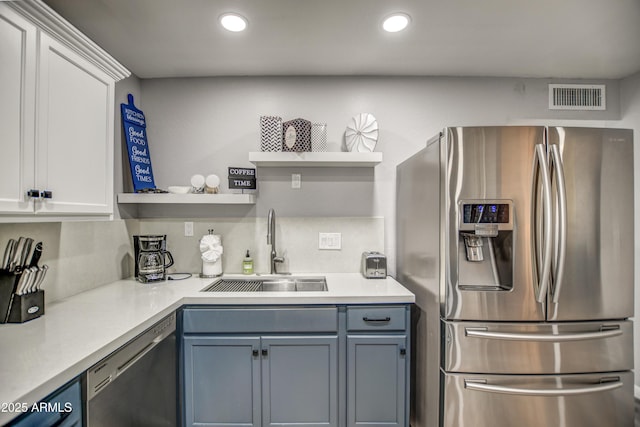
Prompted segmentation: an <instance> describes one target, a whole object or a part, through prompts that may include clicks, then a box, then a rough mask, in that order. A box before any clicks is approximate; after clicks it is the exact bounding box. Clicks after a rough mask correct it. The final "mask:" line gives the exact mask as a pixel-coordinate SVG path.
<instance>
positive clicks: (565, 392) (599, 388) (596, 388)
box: [464, 377, 622, 396]
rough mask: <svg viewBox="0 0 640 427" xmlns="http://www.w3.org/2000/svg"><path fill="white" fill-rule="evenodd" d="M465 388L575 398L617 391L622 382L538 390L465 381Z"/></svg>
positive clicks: (482, 380)
mask: <svg viewBox="0 0 640 427" xmlns="http://www.w3.org/2000/svg"><path fill="white" fill-rule="evenodd" d="M464 387H465V388H467V389H469V390H475V391H485V392H490V393H502V394H516V395H524V396H575V395H578V394H588V393H600V392H603V391H609V390H615V389H617V388H620V387H622V381H620V378H619V377H616V379H615V380H614V381H609V382H602V383H600V384H597V385H588V386H584V387H575V388H564V389H562V388H560V389H556V388H552V389H537V388H524V387H522V388H521V387H505V386H500V385H492V384H487V380H484V379H465V380H464Z"/></svg>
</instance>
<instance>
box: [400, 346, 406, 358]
mask: <svg viewBox="0 0 640 427" xmlns="http://www.w3.org/2000/svg"><path fill="white" fill-rule="evenodd" d="M405 354H407V349H406V348H401V349H400V356H404V355H405Z"/></svg>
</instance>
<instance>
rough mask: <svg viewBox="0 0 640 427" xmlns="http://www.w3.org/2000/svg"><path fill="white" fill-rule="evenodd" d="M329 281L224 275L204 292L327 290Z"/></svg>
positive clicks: (307, 278) (306, 278) (291, 277)
mask: <svg viewBox="0 0 640 427" xmlns="http://www.w3.org/2000/svg"><path fill="white" fill-rule="evenodd" d="M326 291H327V281H326V279H325V278H324V277H323V276H315V277H306V276H305V277H297V276H286V277H280V276H278V277H264V278H262V277H246V278H245V277H240V278H236V277H224V278H222V279H218V280H216V281H215V282H213V283H212V284H211V286H209V287H208V288H206V289H203V291H202V292H326Z"/></svg>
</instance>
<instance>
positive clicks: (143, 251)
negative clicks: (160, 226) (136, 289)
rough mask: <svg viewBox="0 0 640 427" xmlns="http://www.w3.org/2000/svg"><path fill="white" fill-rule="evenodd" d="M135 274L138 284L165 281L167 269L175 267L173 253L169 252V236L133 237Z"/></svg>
mask: <svg viewBox="0 0 640 427" xmlns="http://www.w3.org/2000/svg"><path fill="white" fill-rule="evenodd" d="M133 249H134V254H135V272H136V279H137V280H138V282H142V283H148V282H157V281H160V280H165V279H166V278H167V272H166V269H167V268H169V267H171V266H172V265H173V257H172V256H171V252H169V251H167V235H166V234H162V235H146V236H133Z"/></svg>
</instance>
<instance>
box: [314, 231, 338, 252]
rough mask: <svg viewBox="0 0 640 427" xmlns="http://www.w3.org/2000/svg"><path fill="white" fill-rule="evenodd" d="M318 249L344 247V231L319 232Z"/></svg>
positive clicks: (336, 249)
mask: <svg viewBox="0 0 640 427" xmlns="http://www.w3.org/2000/svg"><path fill="white" fill-rule="evenodd" d="M318 249H327V250H334V251H339V250H341V249H342V233H318Z"/></svg>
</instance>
